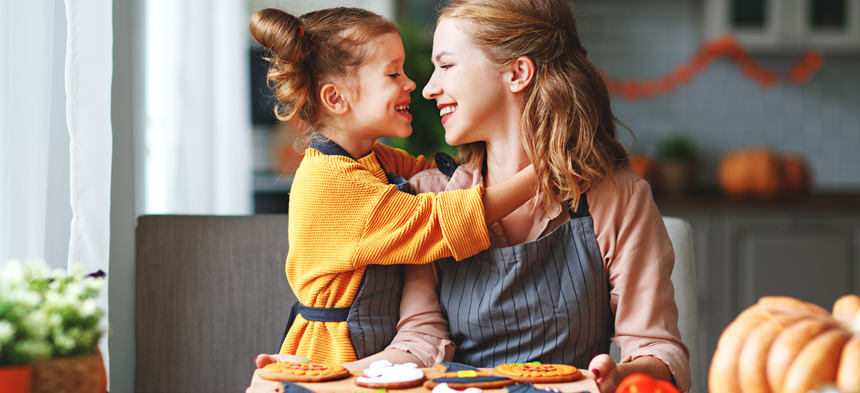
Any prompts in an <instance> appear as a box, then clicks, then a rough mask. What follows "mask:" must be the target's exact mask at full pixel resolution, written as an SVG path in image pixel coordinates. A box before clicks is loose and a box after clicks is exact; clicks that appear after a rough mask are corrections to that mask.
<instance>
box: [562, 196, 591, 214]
mask: <svg viewBox="0 0 860 393" xmlns="http://www.w3.org/2000/svg"><path fill="white" fill-rule="evenodd" d="M569 202H570V201H568V205H567V211H568V213H570V219H571V220H573V219H574V218H582V217H588V199H586V198H585V193H584V192H583V193H582V194H579V207H578V208H577V209H576V211H573V209H572V208H571V207H570V203H569Z"/></svg>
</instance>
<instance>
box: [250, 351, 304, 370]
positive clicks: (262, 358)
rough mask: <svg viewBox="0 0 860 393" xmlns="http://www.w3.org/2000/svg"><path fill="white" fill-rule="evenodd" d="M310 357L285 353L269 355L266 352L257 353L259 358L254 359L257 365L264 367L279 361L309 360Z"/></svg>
mask: <svg viewBox="0 0 860 393" xmlns="http://www.w3.org/2000/svg"><path fill="white" fill-rule="evenodd" d="M307 361H308V359H307V358H304V357H301V356H296V355H285V354H280V353H279V354H275V355H267V354H265V353H262V354H259V355H257V358H256V359H254V364H256V365H257V368H263V367H265V366H266V365H267V364H271V363H277V362H307Z"/></svg>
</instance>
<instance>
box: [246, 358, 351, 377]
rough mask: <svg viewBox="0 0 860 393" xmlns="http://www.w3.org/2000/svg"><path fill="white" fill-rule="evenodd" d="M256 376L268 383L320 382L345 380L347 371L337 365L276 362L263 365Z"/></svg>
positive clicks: (347, 374) (348, 374)
mask: <svg viewBox="0 0 860 393" xmlns="http://www.w3.org/2000/svg"><path fill="white" fill-rule="evenodd" d="M257 374H258V375H259V376H260V378H263V379H267V380H270V381H287V382H321V381H330V380H334V379H341V378H346V377H348V376H350V375H351V373H350V372H349V370H347V369H346V368H344V367H343V366H341V365H338V364H316V363H311V362H278V363H271V364H267V365H265V366H264V367H263V368H261V369H260V370H259V371H258V372H257Z"/></svg>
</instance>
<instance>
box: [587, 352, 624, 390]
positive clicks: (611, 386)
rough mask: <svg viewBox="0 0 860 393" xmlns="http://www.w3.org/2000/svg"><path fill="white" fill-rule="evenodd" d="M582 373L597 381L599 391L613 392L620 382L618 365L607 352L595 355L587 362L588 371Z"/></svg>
mask: <svg viewBox="0 0 860 393" xmlns="http://www.w3.org/2000/svg"><path fill="white" fill-rule="evenodd" d="M582 373H583V374H584V375H585V376H586V377H588V378H591V379H594V380H595V382H597V387H598V388H599V389H600V393H614V392H615V388H616V387H617V386H618V384H619V383H620V382H621V376H620V375H619V374H618V367H617V365H616V364H615V361H614V360H612V358H611V357H609V355H607V354H602V355H597V356H595V357H594V359H591V363H589V364H588V371H585V370H582Z"/></svg>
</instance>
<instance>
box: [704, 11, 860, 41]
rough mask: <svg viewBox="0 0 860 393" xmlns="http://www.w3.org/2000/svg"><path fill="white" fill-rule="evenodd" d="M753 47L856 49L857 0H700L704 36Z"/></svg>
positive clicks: (859, 28)
mask: <svg viewBox="0 0 860 393" xmlns="http://www.w3.org/2000/svg"><path fill="white" fill-rule="evenodd" d="M724 34H732V35H733V36H735V37H736V38H737V40H738V41H739V42H740V43H741V44H743V45H744V46H745V47H747V48H749V49H750V50H754V51H793V50H804V49H819V50H824V51H830V52H857V51H860V0H706V1H705V36H706V37H707V38H715V37H718V36H721V35H724Z"/></svg>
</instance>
